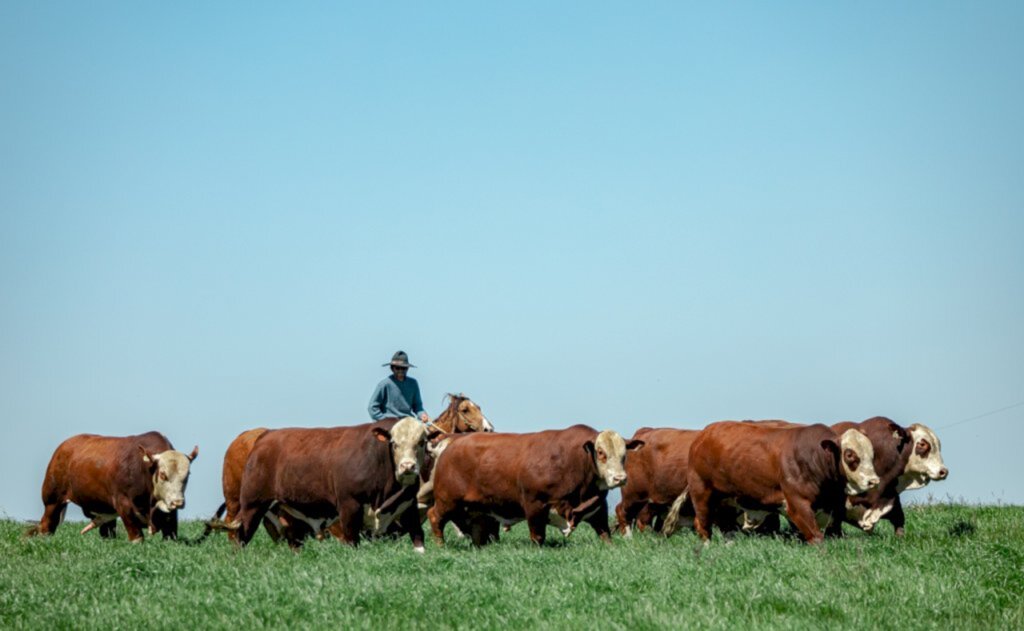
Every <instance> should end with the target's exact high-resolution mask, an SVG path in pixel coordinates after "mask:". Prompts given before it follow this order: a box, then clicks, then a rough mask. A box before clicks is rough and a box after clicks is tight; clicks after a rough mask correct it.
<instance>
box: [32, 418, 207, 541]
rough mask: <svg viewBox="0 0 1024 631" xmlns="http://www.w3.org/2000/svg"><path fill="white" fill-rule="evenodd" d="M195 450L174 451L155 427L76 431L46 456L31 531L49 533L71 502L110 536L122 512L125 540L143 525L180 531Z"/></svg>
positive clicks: (171, 534)
mask: <svg viewBox="0 0 1024 631" xmlns="http://www.w3.org/2000/svg"><path fill="white" fill-rule="evenodd" d="M198 455H199V447H198V446H197V447H195V448H193V450H192V453H191V454H190V455H188V456H186V455H185V454H183V453H181V452H179V451H175V450H174V447H173V446H172V445H171V443H170V441H168V440H167V438H166V437H164V435H163V434H160V433H159V432H147V433H145V434H139V435H138V436H125V437H111V436H97V435H95V434H79V435H78V436H72V437H71V438H69V439H67V440H65V441H64V442H63V443H61V444H60V446H58V447H57V449H56V451H54V452H53V457H52V458H50V464H49V465H48V466H47V468H46V477H45V478H44V479H43V489H42V498H43V505H44V510H43V517H42V519H40V521H39V525H38V526H35V527H33V528H32V529H31V530H30V531H29V534H30V535H35V534H44V535H45V534H52V533H53V532H54V531H56V530H57V527H58V526H59V525H60V523H61V522H62V521H63V520H64V513H65V511H66V510H67V505H68V503H70V502H74V503H75V504H78V505H79V506H80V507H81V508H82V512H83V513H85V516H86V517H87V518H89V520H90V523H89V525H87V526H86V527H85V528H84V529H83V530H82V533H83V534H84V533H86V532H88V531H89V530H92V529H93V528H94V527H97V526H98V527H99V531H100V536H102V537H104V538H109V537H113V536H114V534H115V530H116V526H117V521H116V520H117V518H118V517H120V518H121V521H122V522H123V523H124V527H125V530H126V531H127V533H128V539H129V540H131V541H133V542H135V541H141V540H142V537H143V535H142V531H143V528H145V527H146V526H149V529H150V532H151V533H156V532H160V533H161V534H163V536H164V538H165V539H168V538H171V539H173V538H176V537H177V536H178V513H177V511H178V510H179V509H181V508H184V507H185V487H186V485H187V484H188V477H189V466H190V465H191V463H192V461H193V460H195V458H196V456H198Z"/></svg>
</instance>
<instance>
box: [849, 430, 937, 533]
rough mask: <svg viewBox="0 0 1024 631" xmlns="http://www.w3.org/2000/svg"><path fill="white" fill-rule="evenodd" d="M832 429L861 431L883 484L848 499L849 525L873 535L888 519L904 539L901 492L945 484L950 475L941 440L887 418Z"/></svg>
mask: <svg viewBox="0 0 1024 631" xmlns="http://www.w3.org/2000/svg"><path fill="white" fill-rule="evenodd" d="M832 429H833V430H835V431H836V432H843V431H846V430H848V429H857V430H860V431H861V432H863V433H864V434H865V435H866V436H867V437H868V439H869V440H871V445H872V447H874V450H875V458H874V465H875V472H876V473H877V474H878V478H879V484H878V486H877V487H875V488H873V489H871V490H870V491H868V492H867V493H864V494H862V495H850V496H849V497H847V504H846V507H847V510H846V521H847V523H850V524H853V525H855V526H857V527H858V528H861V529H862V530H865V531H868V532H870V531H871V530H873V529H874V527H875V525H876V524H877V523H878V521H879V520H880V519H883V518H884V519H887V520H888V521H889V522H891V523H892V525H893V528H895V531H896V535H897V536H901V535H902V534H903V531H904V525H905V523H906V517H905V515H904V513H903V505H902V503H901V502H900V492H901V491H903V490H905V489H907V488H910V487H911V486H913V485H914V484H915V483H917V484H918V485H919V486H924V485H925V484H927V483H928V482H929V481H931V480H945V479H946V476H948V475H949V470H948V469H946V467H945V465H944V464H943V462H942V451H941V445H940V444H939V439H938V437H937V436H935V434H934V432H932V431H931V430H930V429H929V428H927V427H925V426H924V425H920V424H914V425H911V426H910V427H909V428H904V427H901V426H900V425H898V424H896V423H895V422H893V421H891V420H890V419H887V418H885V417H884V416H876V417H874V418H870V419H868V420H866V421H862V422H860V423H852V422H848V421H846V422H842V423H836V424H835V425H833V426H832ZM919 486H913V488H919ZM840 527H841V524H839V523H836V524H833V527H832V529H833V531H834V530H835V529H837V528H840Z"/></svg>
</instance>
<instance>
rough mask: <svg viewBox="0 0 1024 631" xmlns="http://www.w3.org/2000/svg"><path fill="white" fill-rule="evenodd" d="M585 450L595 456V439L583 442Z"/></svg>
mask: <svg viewBox="0 0 1024 631" xmlns="http://www.w3.org/2000/svg"><path fill="white" fill-rule="evenodd" d="M583 451H585V452H587V453H588V454H590V455H591V456H593V455H594V441H592V440H588V441H587V442H585V443H583Z"/></svg>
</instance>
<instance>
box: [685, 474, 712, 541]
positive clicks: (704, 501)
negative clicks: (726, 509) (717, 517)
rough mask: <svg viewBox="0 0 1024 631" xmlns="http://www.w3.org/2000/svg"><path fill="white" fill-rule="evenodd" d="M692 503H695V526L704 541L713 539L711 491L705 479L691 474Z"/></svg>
mask: <svg viewBox="0 0 1024 631" xmlns="http://www.w3.org/2000/svg"><path fill="white" fill-rule="evenodd" d="M689 491H690V503H691V504H693V510H694V517H693V527H694V528H695V529H696V530H697V534H698V535H700V538H701V539H703V540H704V541H709V540H710V539H711V524H712V523H713V522H712V519H713V518H714V514H713V513H714V511H713V507H712V503H711V491H710V489H708V488H707V486H705V484H704V481H703V480H701V479H700V478H699V477H697V476H693V475H691V476H690V481H689Z"/></svg>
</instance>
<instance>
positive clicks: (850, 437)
mask: <svg viewBox="0 0 1024 631" xmlns="http://www.w3.org/2000/svg"><path fill="white" fill-rule="evenodd" d="M839 461H840V463H842V470H843V475H844V476H845V477H846V494H847V495H859V494H860V493H864V492H866V491H868V490H870V489H871V488H873V487H876V486H878V474H876V473H875V449H874V447H872V446H871V441H870V440H869V439H868V437H867V436H866V435H865V434H864V433H863V432H861V431H860V430H856V429H848V430H846V431H845V432H843V435H842V436H840V437H839Z"/></svg>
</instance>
